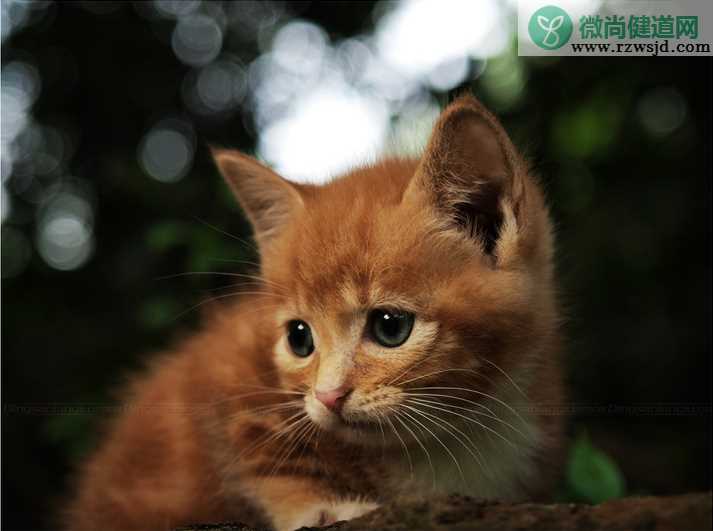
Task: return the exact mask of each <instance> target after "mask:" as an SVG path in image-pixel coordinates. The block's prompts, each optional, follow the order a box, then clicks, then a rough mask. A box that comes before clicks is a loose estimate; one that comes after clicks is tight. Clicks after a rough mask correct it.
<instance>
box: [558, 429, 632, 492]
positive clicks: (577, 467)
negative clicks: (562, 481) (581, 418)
mask: <svg viewBox="0 0 713 531" xmlns="http://www.w3.org/2000/svg"><path fill="white" fill-rule="evenodd" d="M566 488H567V490H566V494H565V499H567V500H568V501H574V502H586V503H593V504H597V503H602V502H604V501H607V500H611V499H613V498H621V497H622V496H624V495H625V494H626V483H625V481H624V476H623V475H622V473H621V470H620V469H619V467H618V466H617V464H616V463H615V462H614V460H613V459H612V458H611V457H610V456H608V455H607V454H606V453H604V452H603V451H602V450H600V449H598V448H596V447H595V446H594V445H593V444H592V441H591V440H590V439H589V436H588V435H587V433H586V431H582V432H581V433H580V434H579V435H578V437H577V439H576V440H575V441H574V442H573V444H572V446H571V448H570V450H569V458H568V461H567V479H566Z"/></svg>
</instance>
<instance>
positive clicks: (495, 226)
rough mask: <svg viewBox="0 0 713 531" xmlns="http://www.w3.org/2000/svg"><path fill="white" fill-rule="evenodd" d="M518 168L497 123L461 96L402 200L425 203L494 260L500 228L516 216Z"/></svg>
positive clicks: (448, 111) (519, 184)
mask: <svg viewBox="0 0 713 531" xmlns="http://www.w3.org/2000/svg"><path fill="white" fill-rule="evenodd" d="M523 166H524V165H523V163H522V162H521V159H520V157H519V155H518V154H517V151H516V149H515V147H514V146H513V144H512V142H511V141H510V139H509V138H508V136H507V134H506V133H505V130H504V129H503V128H502V126H501V125H500V123H499V122H498V121H497V119H496V118H495V117H494V116H493V115H492V114H491V113H490V112H489V111H488V110H486V109H485V108H484V107H483V105H482V104H481V103H480V102H479V101H478V100H476V99H475V98H473V97H472V96H461V97H460V98H458V99H457V100H455V101H454V102H453V103H451V104H450V105H449V106H448V107H447V108H446V109H445V110H444V111H443V112H442V113H441V116H440V117H439V119H438V121H437V122H436V125H435V126H434V129H433V133H432V134H431V138H430V140H429V143H428V146H427V147H426V151H425V153H424V155H423V157H422V159H421V162H420V164H419V167H418V170H417V171H416V174H415V176H414V178H413V180H412V182H411V183H410V185H409V188H408V190H407V191H406V197H409V196H411V197H414V196H419V197H421V198H425V200H426V201H427V202H429V203H430V204H431V206H433V207H435V209H436V211H437V212H439V213H440V215H441V216H442V217H443V219H444V220H445V221H446V223H447V224H449V225H450V226H452V227H454V228H456V229H458V230H460V231H462V232H464V233H465V234H467V235H468V236H469V237H470V238H471V239H472V240H473V241H474V242H475V243H476V245H478V246H479V247H480V248H481V249H482V250H483V252H484V253H485V254H488V255H491V256H495V254H496V251H497V249H496V248H497V245H498V241H499V239H500V237H501V235H502V229H503V227H504V225H505V224H507V223H508V222H511V223H517V221H518V218H520V217H521V212H520V207H521V206H522V205H521V203H522V201H523V195H524V194H523V186H524V182H523V178H524V176H523V175H521V173H523V171H522V170H523V168H522V167H523Z"/></svg>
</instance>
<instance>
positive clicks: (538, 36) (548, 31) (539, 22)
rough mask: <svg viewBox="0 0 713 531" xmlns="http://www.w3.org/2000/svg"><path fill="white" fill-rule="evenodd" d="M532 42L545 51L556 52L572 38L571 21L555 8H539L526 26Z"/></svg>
mask: <svg viewBox="0 0 713 531" xmlns="http://www.w3.org/2000/svg"><path fill="white" fill-rule="evenodd" d="M527 30H528V32H529V33H530V38H531V39H532V42H534V43H535V44H537V46H539V47H540V48H544V49H545V50H556V49H557V48H560V47H562V46H564V45H565V44H567V41H568V40H569V38H570V37H571V36H572V19H571V18H569V15H568V14H567V12H566V11H565V10H564V9H562V8H560V7H557V6H545V7H541V8H540V9H538V10H537V11H535V12H534V13H533V14H532V17H531V18H530V23H529V24H528V25H527Z"/></svg>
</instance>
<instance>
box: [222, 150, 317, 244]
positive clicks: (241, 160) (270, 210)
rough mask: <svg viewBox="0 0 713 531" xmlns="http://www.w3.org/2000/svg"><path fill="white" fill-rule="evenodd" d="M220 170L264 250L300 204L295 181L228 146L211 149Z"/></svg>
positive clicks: (300, 199) (300, 198)
mask: <svg viewBox="0 0 713 531" xmlns="http://www.w3.org/2000/svg"><path fill="white" fill-rule="evenodd" d="M211 153H212V154H213V159H214V160H215V163H216V165H217V166H218V169H219V170H220V173H221V174H222V175H223V177H224V178H225V180H226V182H227V183H228V185H229V186H230V189H231V190H232V191H233V194H234V195H235V197H236V198H237V200H238V202H239V203H240V206H241V207H242V208H243V211H244V212H245V214H246V215H247V217H248V219H249V220H250V222H251V223H252V226H253V230H254V232H255V240H256V241H257V242H258V246H259V247H260V251H263V250H264V248H265V246H266V244H268V243H269V242H270V241H271V240H272V239H273V238H274V237H275V235H277V234H278V233H279V231H280V229H281V228H283V227H284V226H285V224H286V223H287V222H288V220H289V219H290V217H291V216H293V215H294V214H295V213H296V212H297V211H298V210H300V209H301V208H302V207H303V206H304V203H303V200H302V197H301V195H300V192H299V188H298V186H299V185H297V184H294V183H290V182H289V181H287V180H285V179H283V178H282V177H280V176H279V175H278V174H277V173H275V172H274V171H272V170H271V169H270V168H268V167H267V166H265V165H264V164H262V163H261V162H259V161H258V160H256V159H254V158H252V157H249V156H247V155H244V154H242V153H240V152H238V151H234V150H229V149H215V148H213V149H211Z"/></svg>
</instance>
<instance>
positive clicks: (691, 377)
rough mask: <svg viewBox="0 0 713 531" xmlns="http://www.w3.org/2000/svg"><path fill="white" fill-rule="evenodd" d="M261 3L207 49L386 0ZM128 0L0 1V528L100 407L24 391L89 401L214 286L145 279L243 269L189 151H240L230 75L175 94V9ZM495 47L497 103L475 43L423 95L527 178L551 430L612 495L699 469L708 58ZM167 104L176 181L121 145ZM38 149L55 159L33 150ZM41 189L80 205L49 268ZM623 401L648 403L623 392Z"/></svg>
mask: <svg viewBox="0 0 713 531" xmlns="http://www.w3.org/2000/svg"><path fill="white" fill-rule="evenodd" d="M210 4H211V3H208V2H203V3H202V4H201V5H200V6H199V8H198V9H199V10H206V9H207V10H208V11H210V9H212V7H211V5H210ZM261 6H262V7H260V5H258V4H255V3H249V2H248V3H238V4H236V5H233V6H232V7H230V9H228V8H226V11H230V12H231V13H236V15H235V16H236V17H237V18H236V19H235V18H234V19H231V20H233V22H229V23H228V24H227V26H226V27H229V28H234V27H236V26H235V25H236V24H239V22H240V20H242V18H241V17H242V14H244V13H250V14H251V16H252V17H253V19H255V20H258V21H262V22H263V23H264V24H263V26H262V29H261V32H262V33H260V32H257V31H252V32H251V31H248V30H244V31H238V30H234V29H231V30H230V31H227V30H226V38H225V39H224V41H223V53H226V52H227V51H230V53H232V54H233V57H237V61H238V62H239V63H240V64H242V65H248V64H250V62H251V61H253V60H254V59H255V58H256V57H258V56H259V55H260V54H261V53H262V51H261V46H263V47H264V44H259V43H260V42H261V41H262V42H264V41H265V39H267V40H268V42H269V35H270V31H274V30H275V29H277V28H279V27H280V26H281V25H284V24H285V23H287V22H288V21H290V20H291V19H294V18H296V17H299V18H301V19H303V20H308V21H312V22H314V23H315V24H317V25H319V26H321V27H322V28H323V29H324V30H325V31H326V32H327V34H328V36H329V39H330V41H331V42H338V41H340V40H341V39H345V38H347V37H350V36H354V35H364V34H368V33H369V32H371V31H372V30H373V29H374V26H375V24H377V23H378V21H379V15H380V13H383V12H384V9H385V8H384V7H383V5H379V6H377V7H376V8H375V7H374V4H373V3H371V2H312V3H310V2H295V3H291V4H289V5H288V4H284V3H282V4H279V3H275V4H261ZM149 7H150V3H143V4H139V3H134V4H132V3H122V4H118V3H111V2H101V3H89V2H75V3H72V4H68V3H63V4H60V3H48V2H45V3H42V2H40V3H38V5H34V6H33V7H32V8H31V9H30V10H29V11H28V13H29V14H27V13H25V15H22V17H24V18H22V20H21V17H20V15H18V13H19V11H17V10H16V9H17V8H16V6H12V5H10V3H6V2H3V25H4V26H5V25H6V24H7V21H8V20H21V23H18V24H17V27H16V29H15V31H14V32H13V33H12V34H10V35H9V37H7V40H5V41H4V43H3V50H2V51H3V59H2V61H3V139H5V137H6V124H7V123H10V122H12V119H11V118H12V116H10V117H9V118H8V116H6V108H7V103H6V100H5V87H6V84H7V85H8V86H9V87H10V89H12V88H13V86H12V83H13V82H15V81H16V78H15V77H13V76H12V75H10V74H8V75H6V67H7V66H8V65H12V64H13V62H20V63H22V64H23V65H30V66H31V67H33V68H34V69H35V72H36V73H37V74H38V76H39V79H40V80H41V89H40V90H39V93H37V97H36V99H35V101H34V105H33V106H32V107H31V110H30V111H28V112H29V116H31V121H30V122H29V123H30V126H28V128H26V129H27V130H28V131H31V130H33V129H32V127H34V126H38V127H39V129H37V128H35V129H34V130H35V131H37V130H39V131H40V132H41V133H40V134H39V136H37V135H35V137H33V136H32V134H30V133H28V132H27V131H26V132H25V133H20V135H19V136H18V137H17V139H15V140H14V144H13V145H14V146H15V147H14V149H15V159H16V160H15V163H14V165H13V166H12V168H8V167H6V163H5V160H3V182H4V186H5V193H6V195H7V198H9V199H8V201H9V202H6V201H5V200H4V201H3V224H2V272H3V279H2V295H3V299H2V401H3V415H2V458H3V468H2V502H3V503H2V506H3V528H4V529H44V528H45V526H47V525H48V524H47V516H48V514H49V513H50V512H51V511H52V510H53V509H52V508H53V507H54V505H56V503H57V500H58V499H60V497H61V496H62V494H63V493H64V492H65V488H66V485H67V481H68V477H69V474H70V472H71V469H72V466H73V464H74V463H76V462H77V460H78V459H79V458H81V457H82V456H83V455H85V453H86V451H87V449H89V448H91V445H92V440H93V439H92V435H93V427H94V426H95V425H96V423H97V421H98V420H101V419H102V418H104V417H105V416H106V415H107V413H106V412H102V410H101V409H94V410H88V411H76V410H71V409H64V410H54V411H51V412H48V411H43V410H29V409H27V408H26V407H24V406H32V405H54V406H71V405H77V404H84V405H87V404H89V405H92V404H94V405H96V404H100V405H106V404H110V403H111V400H112V399H111V395H110V391H111V390H112V389H114V388H116V386H117V385H119V384H120V383H121V382H122V381H123V378H124V377H125V375H126V374H127V373H128V372H129V371H131V370H132V369H135V368H137V367H140V365H141V361H140V360H143V359H145V358H146V355H148V354H149V353H150V352H151V351H154V350H156V349H159V348H162V347H164V346H168V345H170V343H171V342H172V341H173V340H174V339H175V337H176V336H177V335H178V334H181V333H185V332H186V331H188V330H190V329H191V328H192V327H194V326H196V324H197V322H198V320H199V314H200V312H199V311H198V310H195V309H194V310H191V311H187V312H185V313H182V312H184V311H186V310H189V309H190V308H191V307H192V306H193V305H194V304H196V303H197V302H199V301H200V300H202V299H204V298H205V297H207V296H210V295H211V294H213V295H214V294H215V293H216V292H211V291H206V290H209V289H211V288H217V287H220V286H222V285H224V284H225V282H223V280H222V279H221V278H219V277H215V278H214V277H212V276H210V275H206V276H201V275H196V276H183V277H177V278H172V279H165V280H159V279H158V278H159V277H161V276H164V275H171V274H175V273H181V272H187V271H243V270H244V269H245V268H244V267H243V268H242V269H241V266H240V265H239V264H234V263H233V264H231V263H229V262H226V261H224V260H227V259H230V260H254V259H255V258H256V257H255V256H254V254H253V253H252V251H251V250H250V248H249V247H248V246H245V245H242V244H241V243H239V242H238V241H236V240H234V239H231V238H228V237H226V236H225V235H223V234H222V233H220V232H218V231H216V230H214V229H213V228H211V227H210V226H209V225H208V224H210V225H212V226H215V227H217V228H219V229H220V230H223V231H227V232H229V233H231V234H236V235H238V236H241V237H244V238H249V235H250V230H249V227H248V226H247V224H246V222H245V221H244V219H243V218H242V216H241V214H240V212H239V210H238V209H237V207H235V206H234V205H233V204H232V202H231V200H230V197H229V194H228V193H227V191H226V189H225V187H224V185H223V183H222V182H221V180H220V178H219V176H218V175H217V173H216V171H215V169H214V168H213V166H212V164H211V162H210V159H209V157H208V153H207V149H206V145H207V143H217V144H221V145H230V146H235V147H238V148H240V149H242V150H245V151H248V152H252V151H253V150H254V148H255V145H256V138H257V130H258V129H257V128H256V126H255V120H254V107H253V100H252V99H251V97H250V95H249V90H250V89H249V88H248V89H247V91H248V95H245V96H243V97H242V99H241V100H240V102H239V103H237V104H236V105H233V106H232V107H231V108H230V109H226V110H224V112H214V113H201V112H198V111H196V110H195V109H192V108H190V105H188V104H187V103H186V99H185V97H184V96H183V95H182V89H181V87H182V83H183V81H184V78H186V76H190V75H191V72H192V71H194V70H195V67H191V66H189V65H186V64H184V63H183V62H181V61H180V60H179V59H178V58H177V57H176V55H175V54H174V52H173V50H172V48H171V45H170V40H171V32H172V31H173V27H174V26H175V20H172V19H170V18H169V17H163V18H161V17H159V16H157V15H156V13H153V14H152V13H151V12H150V9H149ZM213 7H215V6H213ZM12 10H16V11H14V12H13V11H12ZM13 17H14V18H13ZM235 20H238V22H235ZM258 33H260V34H258ZM265 35H267V37H265ZM3 38H4V39H5V36H3ZM514 57H515V58H514V59H513V52H512V51H511V52H510V59H508V60H509V61H517V62H518V63H517V64H518V68H519V69H520V71H521V72H524V73H525V74H526V76H525V81H524V85H523V87H522V90H521V91H520V92H519V94H518V96H517V98H516V99H515V101H514V102H513V101H512V99H511V100H510V101H505V100H507V98H506V99H505V100H504V99H503V98H502V97H500V96H502V91H500V89H499V87H498V86H497V84H496V85H495V86H493V82H492V79H493V78H488V77H487V76H486V75H485V74H487V73H488V69H497V68H500V69H501V70H505V71H506V73H507V69H508V68H511V66H509V65H510V63H508V62H507V61H506V60H499V59H493V60H490V61H487V62H483V61H477V60H475V59H473V60H472V61H471V65H470V74H469V76H468V78H466V80H465V81H463V82H462V83H460V84H459V85H458V86H456V87H452V88H451V89H450V90H449V91H440V92H439V91H436V90H431V97H432V98H435V101H437V102H439V103H440V104H443V103H445V102H446V101H448V99H449V98H450V97H452V95H453V94H456V93H458V92H459V91H462V90H464V89H469V90H472V91H473V92H474V93H475V94H476V95H477V96H479V97H480V98H481V99H482V100H483V101H484V102H485V103H486V104H487V105H489V106H491V107H493V108H494V109H495V110H496V112H497V113H498V114H499V115H500V117H501V119H502V120H503V122H504V123H505V125H506V128H507V129H508V130H509V131H511V132H512V134H513V136H514V138H515V140H516V142H517V143H518V144H519V145H520V146H522V147H523V149H524V150H525V151H526V152H527V153H528V154H529V156H530V157H531V159H532V160H533V163H534V165H535V168H536V169H537V171H538V172H539V173H540V174H541V175H542V177H543V180H544V182H545V185H546V189H547V194H548V197H549V199H550V202H551V204H552V211H553V217H554V219H555V221H556V226H557V237H558V246H559V257H558V262H559V270H560V274H561V279H562V282H561V285H562V293H563V300H564V302H565V306H566V315H567V333H568V336H569V338H570V341H569V343H568V347H567V352H566V354H567V355H566V358H567V368H568V374H569V384H570V386H571V390H572V403H573V406H574V407H573V411H574V415H573V422H572V428H571V433H572V435H573V436H575V437H577V436H579V435H581V434H582V430H586V432H587V433H588V434H589V437H590V438H591V440H592V441H593V443H594V444H595V445H597V447H599V448H601V449H602V450H603V451H604V452H606V453H607V454H608V455H609V456H611V458H612V459H613V461H614V462H615V463H618V466H619V467H620V468H621V470H622V472H623V475H624V478H625V479H626V485H627V486H626V489H627V492H628V493H651V494H665V493H675V492H685V491H690V490H700V489H706V488H710V485H711V476H710V468H711V462H710V461H711V459H710V456H711V437H710V404H711V328H710V319H711V282H710V279H711V248H712V247H711V223H710V214H711V96H710V95H711V90H712V88H713V87H712V86H711V61H710V58H685V57H672V58H661V57H650V58H612V59H610V58H577V59H570V58H561V59H559V60H540V59H536V58H517V57H516V56H514ZM12 71H13V70H12V68H10V70H7V72H12ZM484 73H485V74H484ZM481 74H482V75H481ZM488 79H490V80H491V81H490V85H488V83H486V81H487V80H488ZM18 83H20V82H18ZM19 86H20V87H21V88H22V86H23V85H22V84H21V83H20V85H19ZM15 88H17V87H15ZM503 90H504V89H503ZM8 112H9V111H8ZM167 116H172V117H176V116H177V117H180V119H181V120H183V121H184V123H188V124H191V125H192V127H193V133H192V135H193V137H194V138H195V139H196V142H195V156H194V158H193V161H192V164H191V165H190V170H189V171H188V172H187V174H186V175H185V177H184V178H182V179H181V180H178V181H177V182H174V183H166V182H159V181H157V180H155V179H152V178H150V177H149V176H148V175H147V173H146V172H145V171H144V170H143V169H142V166H141V165H140V163H139V161H138V160H137V153H138V152H139V151H137V150H139V146H140V144H141V142H142V138H144V135H146V132H147V130H148V129H149V128H150V127H151V126H152V124H154V123H156V121H157V120H160V119H163V118H164V117H167ZM43 127H44V128H45V129H42V128H43ZM48 127H49V128H51V129H46V128H48ZM42 131H44V133H42ZM48 131H50V132H48ZM23 135H24V136H23ZM53 135H54V136H53ZM189 136H190V135H189ZM38 138H39V140H38ZM57 138H60V140H59V141H57ZM3 142H5V140H3ZM53 142H54V144H53ZM57 145H59V146H60V148H57ZM53 146H54V147H53ZM53 149H54V151H52V150H53ZM43 154H44V155H43ZM42 156H45V157H46V156H54V159H48V160H50V163H48V164H46V165H43V163H42V161H44V160H45V159H43V158H42ZM3 159H5V150H3ZM53 161H54V163H52V162H53ZM63 193H64V194H69V197H70V199H71V197H74V198H75V199H76V197H79V198H80V199H81V201H80V202H79V203H77V202H76V201H75V202H74V203H73V202H72V201H69V202H68V203H66V204H65V207H66V208H69V209H70V210H71V209H72V208H75V209H78V211H79V212H80V213H81V212H84V211H83V210H82V209H85V210H86V206H87V205H89V207H90V209H91V215H89V218H86V216H85V218H86V219H90V221H91V226H90V227H89V229H87V231H89V232H90V233H91V238H93V242H94V243H93V248H92V249H91V252H90V254H89V256H88V257H87V258H86V260H85V261H84V263H82V264H81V265H79V266H77V267H73V268H72V267H69V266H67V265H66V262H64V264H65V265H64V266H62V265H61V264H60V269H57V268H56V267H54V266H53V265H52V264H53V263H54V264H55V265H56V264H57V262H53V259H52V256H53V255H52V247H49V248H48V249H49V251H45V252H44V253H43V252H41V250H40V249H41V248H42V245H43V243H42V241H43V240H42V239H43V237H44V236H43V234H50V235H51V234H55V233H52V232H51V231H50V232H49V233H48V232H46V231H47V230H49V229H47V227H43V223H50V221H51V219H52V218H51V215H50V214H51V212H53V211H52V210H51V207H52V205H53V204H54V205H55V206H56V201H57V197H59V196H58V194H63ZM72 194H73V195H72ZM52 201H55V203H53V202H52ZM60 203H61V201H60ZM48 212H50V214H48ZM48 216H50V217H48ZM48 220H49V221H48ZM55 228H56V229H57V230H59V231H60V233H61V230H60V229H61V228H62V226H61V225H59V226H56V227H55ZM65 228H66V226H65ZM70 228H71V226H70ZM43 231H45V232H43ZM87 231H85V233H84V235H85V236H86V232H87ZM55 236H57V234H55ZM70 236H71V234H70ZM58 237H59V238H60V239H59V240H57V241H60V243H61V242H62V241H63V240H61V234H60V235H59V236H58ZM65 243H66V242H65ZM71 243H72V242H71V241H70V244H71ZM75 243H76V242H75ZM70 247H71V245H70ZM55 252H58V251H56V249H55ZM48 256H49V258H47V257H48ZM57 256H60V255H57ZM70 265H71V264H70ZM218 293H220V292H218ZM637 405H639V406H640V405H644V406H647V408H648V409H647V410H646V411H642V410H638V411H635V410H631V409H628V410H627V409H625V407H627V406H637ZM593 406H596V407H593Z"/></svg>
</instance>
